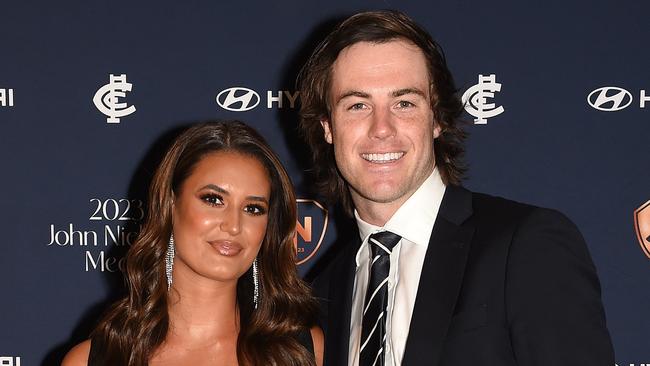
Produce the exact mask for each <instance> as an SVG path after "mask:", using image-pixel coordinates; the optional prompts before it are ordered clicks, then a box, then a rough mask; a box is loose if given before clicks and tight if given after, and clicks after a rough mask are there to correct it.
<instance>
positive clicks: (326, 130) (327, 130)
mask: <svg viewBox="0 0 650 366" xmlns="http://www.w3.org/2000/svg"><path fill="white" fill-rule="evenodd" d="M320 125H321V126H323V134H324V135H325V141H327V143H328V144H331V143H332V128H331V125H330V121H329V120H327V119H321V120H320Z"/></svg>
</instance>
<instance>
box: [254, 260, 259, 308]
mask: <svg viewBox="0 0 650 366" xmlns="http://www.w3.org/2000/svg"><path fill="white" fill-rule="evenodd" d="M258 275H259V272H258V270H257V257H255V260H254V261H253V286H254V289H253V304H255V309H257V304H258V303H259V301H260V280H259V278H258V277H259V276H258Z"/></svg>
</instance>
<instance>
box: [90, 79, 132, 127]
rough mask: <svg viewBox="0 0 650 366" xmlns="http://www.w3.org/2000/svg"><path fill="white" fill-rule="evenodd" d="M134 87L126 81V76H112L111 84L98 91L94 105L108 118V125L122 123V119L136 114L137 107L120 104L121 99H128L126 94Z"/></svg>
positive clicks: (94, 98)
mask: <svg viewBox="0 0 650 366" xmlns="http://www.w3.org/2000/svg"><path fill="white" fill-rule="evenodd" d="M132 86H133V85H132V84H131V83H129V82H127V81H126V74H121V75H113V74H110V78H109V83H108V84H106V85H104V86H102V87H101V88H99V90H97V92H96V93H95V96H94V97H93V103H95V107H97V109H98V110H99V111H100V112H102V113H103V114H105V115H106V116H107V117H108V118H106V123H120V118H122V117H126V116H128V115H129V114H131V113H133V112H135V106H129V105H127V104H126V103H121V102H120V98H124V97H126V92H130V91H131V88H132Z"/></svg>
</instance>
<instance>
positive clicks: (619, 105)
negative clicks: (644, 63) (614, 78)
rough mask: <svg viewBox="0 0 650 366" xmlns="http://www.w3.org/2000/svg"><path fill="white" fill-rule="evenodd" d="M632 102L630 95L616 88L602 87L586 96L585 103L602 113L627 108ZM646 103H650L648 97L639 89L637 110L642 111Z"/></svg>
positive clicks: (632, 98) (649, 97) (643, 90)
mask: <svg viewBox="0 0 650 366" xmlns="http://www.w3.org/2000/svg"><path fill="white" fill-rule="evenodd" d="M633 102H634V97H633V96H632V93H631V92H629V91H628V90H625V89H623V88H619V87H617V86H603V87H600V88H598V89H595V90H593V91H592V92H591V93H589V95H587V103H589V105H590V106H592V107H593V108H595V109H597V110H599V111H603V112H617V111H620V110H623V109H625V108H627V107H629V106H630V105H631V104H632V103H633ZM646 102H650V95H646V91H645V89H641V90H639V108H641V109H644V108H645V104H646Z"/></svg>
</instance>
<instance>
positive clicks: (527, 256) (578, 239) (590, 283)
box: [506, 209, 614, 366]
mask: <svg viewBox="0 0 650 366" xmlns="http://www.w3.org/2000/svg"><path fill="white" fill-rule="evenodd" d="M507 271H508V272H507V279H506V307H507V308H506V313H507V320H508V324H509V327H510V331H511V337H512V347H513V351H514V354H515V358H516V360H517V364H518V365H522V366H529V365H531V366H532V365H540V366H541V365H554V366H562V365H567V366H569V365H570V366H574V365H603V366H611V365H614V351H613V348H612V343H611V340H610V337H609V333H608V331H607V327H606V324H605V313H604V310H603V306H602V302H601V297H600V284H599V281H598V277H597V275H596V268H595V267H594V265H593V262H592V260H591V257H590V255H589V252H588V250H587V246H586V245H585V242H584V239H583V238H582V235H581V234H580V232H579V231H578V229H577V228H576V227H575V225H574V224H573V223H572V222H571V221H570V220H569V219H567V218H566V217H565V216H564V215H562V214H560V213H558V212H556V211H552V210H547V209H535V210H533V211H532V212H531V213H530V214H529V216H528V217H527V218H525V219H524V220H523V221H522V223H521V224H520V226H519V228H518V229H517V231H516V233H515V235H514V238H513V243H512V246H511V248H510V253H509V256H508V268H507Z"/></svg>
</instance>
